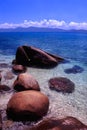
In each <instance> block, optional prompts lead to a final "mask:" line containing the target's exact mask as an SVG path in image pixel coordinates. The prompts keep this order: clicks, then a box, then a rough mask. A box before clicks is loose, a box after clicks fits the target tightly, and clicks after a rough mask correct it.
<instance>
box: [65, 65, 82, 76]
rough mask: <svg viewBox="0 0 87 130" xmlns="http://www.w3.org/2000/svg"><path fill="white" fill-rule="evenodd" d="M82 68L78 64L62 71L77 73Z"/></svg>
mask: <svg viewBox="0 0 87 130" xmlns="http://www.w3.org/2000/svg"><path fill="white" fill-rule="evenodd" d="M83 71H84V69H83V68H82V67H80V66H78V65H75V66H73V67H72V68H69V69H65V70H64V72H65V73H67V74H71V73H73V74H77V73H82V72H83Z"/></svg>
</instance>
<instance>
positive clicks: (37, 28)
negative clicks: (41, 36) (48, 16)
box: [0, 27, 87, 32]
mask: <svg viewBox="0 0 87 130" xmlns="http://www.w3.org/2000/svg"><path fill="white" fill-rule="evenodd" d="M0 32H87V30H74V29H72V30H63V29H58V28H40V27H28V28H22V27H18V28H15V29H11V28H9V29H0Z"/></svg>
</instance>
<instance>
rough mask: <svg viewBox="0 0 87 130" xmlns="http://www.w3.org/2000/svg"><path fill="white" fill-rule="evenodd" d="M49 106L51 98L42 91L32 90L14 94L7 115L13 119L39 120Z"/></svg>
mask: <svg viewBox="0 0 87 130" xmlns="http://www.w3.org/2000/svg"><path fill="white" fill-rule="evenodd" d="M48 108H49V99H48V97H47V96H46V95H44V94H42V93H41V92H38V91H34V90H30V91H23V92H18V93H16V94H14V95H13V97H12V98H11V99H10V100H9V102H8V105H7V115H8V117H9V118H12V119H13V120H37V119H39V118H41V117H43V116H44V115H45V114H46V113H47V111H48Z"/></svg>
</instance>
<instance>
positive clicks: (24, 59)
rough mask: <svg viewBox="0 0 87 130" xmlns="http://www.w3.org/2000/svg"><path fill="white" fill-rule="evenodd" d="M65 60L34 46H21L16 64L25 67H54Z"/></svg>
mask: <svg viewBox="0 0 87 130" xmlns="http://www.w3.org/2000/svg"><path fill="white" fill-rule="evenodd" d="M63 60H64V59H63V58H61V57H58V56H55V55H52V54H49V53H47V52H45V51H43V50H40V49H39V48H35V47H32V46H20V47H18V49H17V52H16V63H17V64H22V65H24V66H36V67H41V68H42V67H53V66H56V65H57V64H58V62H60V61H63Z"/></svg>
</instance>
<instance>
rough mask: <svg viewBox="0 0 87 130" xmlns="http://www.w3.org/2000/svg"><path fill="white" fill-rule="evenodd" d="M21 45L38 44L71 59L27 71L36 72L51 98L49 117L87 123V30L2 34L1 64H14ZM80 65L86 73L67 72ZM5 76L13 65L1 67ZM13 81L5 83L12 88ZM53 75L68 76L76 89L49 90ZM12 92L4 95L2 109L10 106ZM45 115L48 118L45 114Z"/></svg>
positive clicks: (0, 43)
mask: <svg viewBox="0 0 87 130" xmlns="http://www.w3.org/2000/svg"><path fill="white" fill-rule="evenodd" d="M20 45H30V46H35V47H38V48H40V49H43V50H45V51H48V52H50V53H53V54H57V55H60V56H62V57H64V58H65V59H67V60H68V61H69V62H67V63H64V64H59V65H58V66H56V67H55V68H52V69H37V68H32V67H31V68H28V70H27V73H30V74H31V75H33V76H34V77H35V78H36V79H37V81H38V82H39V85H40V88H41V91H42V92H43V93H45V94H46V95H47V96H48V97H49V100H50V107H49V111H48V114H47V115H46V117H57V118H63V117H66V116H73V117H76V118H77V119H79V120H80V121H82V122H83V123H85V124H86V125H87V33H81V32H79V33H77V32H58V33H51V32H50V33H47V32H46V33H45V32H44V33H43V32H41V33H40V32H37V33H36V32H29V33H28V32H27V33H22V32H21V33H18V32H17V33H0V63H8V64H11V62H12V60H13V59H14V58H15V53H16V49H17V47H18V46H20ZM74 65H77V66H79V67H81V68H82V70H83V71H82V72H77V73H65V70H66V69H69V68H72V67H73V66H74ZM0 70H2V76H3V77H4V75H5V74H6V73H7V72H8V71H11V68H8V69H7V68H0ZM16 76H17V75H15V77H14V79H13V80H4V78H3V79H2V83H3V84H4V83H5V84H6V85H8V86H10V87H12V84H13V82H14V80H15V78H16ZM53 77H66V78H69V79H70V80H71V81H72V82H74V84H75V91H74V92H73V93H71V94H63V93H58V92H56V91H52V90H50V89H49V85H48V80H49V79H50V78H53ZM11 96H12V94H4V95H1V96H0V99H1V102H0V108H3V109H4V108H6V105H7V102H8V100H9V98H10V97H11ZM44 118H45V117H44Z"/></svg>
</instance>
